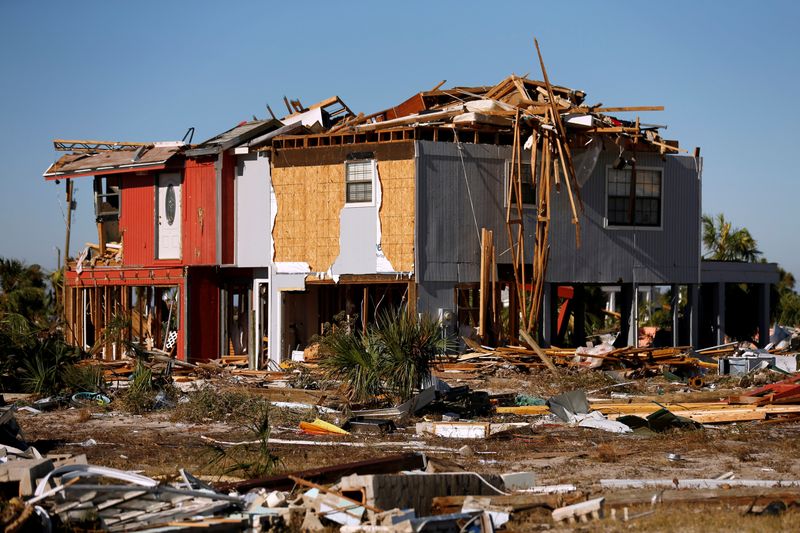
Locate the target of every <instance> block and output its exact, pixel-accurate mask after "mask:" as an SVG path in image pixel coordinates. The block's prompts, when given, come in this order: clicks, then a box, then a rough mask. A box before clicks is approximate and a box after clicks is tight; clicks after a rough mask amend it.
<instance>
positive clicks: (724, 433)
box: [17, 376, 800, 531]
mask: <svg viewBox="0 0 800 533" xmlns="http://www.w3.org/2000/svg"><path fill="white" fill-rule="evenodd" d="M453 381H454V384H458V383H455V381H456V380H453ZM472 385H473V386H474V388H476V389H478V388H483V389H484V390H486V389H488V390H490V391H491V392H494V393H498V392H509V390H514V391H515V392H528V393H539V394H540V393H542V392H543V388H544V389H549V388H550V387H554V388H560V387H558V386H554V385H552V384H550V383H549V382H548V381H547V380H541V381H538V380H537V381H533V382H532V381H531V380H530V376H525V377H494V378H489V379H486V380H484V381H483V382H482V383H473V384H472ZM583 385H586V384H585V383H584V384H583ZM589 385H591V384H589ZM601 385H602V384H601ZM659 387H660V388H661V393H660V394H659V395H658V397H659V399H663V401H675V400H676V399H679V401H687V402H688V401H699V400H709V399H712V398H713V399H718V398H719V397H722V396H724V395H725V394H726V393H727V392H726V391H725V390H724V389H721V388H720V389H715V390H705V391H700V392H689V393H687V392H685V391H684V392H681V391H678V390H675V391H670V390H669V389H670V388H669V387H665V386H664V385H659V384H650V385H648V386H647V387H645V386H642V385H636V386H634V387H633V389H637V388H638V389H640V390H638V391H637V390H633V393H635V394H638V395H640V396H646V394H648V393H650V392H652V390H656V391H657V390H659ZM588 388H589V387H587V389H588ZM644 389H647V390H644ZM629 390H630V387H629ZM254 393H257V394H260V395H265V396H266V397H268V398H269V399H270V400H272V401H294V402H304V403H315V402H316V401H317V400H318V399H319V397H320V396H321V393H320V392H318V391H301V390H294V389H258V390H256V391H254ZM607 393H608V391H605V392H603V393H597V394H594V395H591V394H590V396H602V394H607ZM111 407H112V408H100V407H98V408H92V409H91V410H87V409H62V410H59V411H52V412H45V413H41V414H35V415H34V414H30V413H27V412H24V411H23V412H19V413H18V415H17V418H18V421H19V423H20V425H21V427H22V429H23V432H24V436H25V437H26V439H27V440H28V441H29V442H30V443H31V444H32V445H34V446H36V447H37V448H38V449H39V450H40V451H41V452H42V453H70V454H79V453H85V454H86V456H87V459H88V461H89V462H90V463H93V464H99V465H104V466H111V467H115V468H121V469H125V470H134V471H138V472H141V473H143V474H145V475H148V476H152V477H157V478H162V479H170V478H172V477H174V476H175V475H176V474H177V472H178V469H179V468H185V469H187V470H188V471H190V472H192V473H194V474H195V475H198V476H200V477H204V478H206V479H209V480H211V481H217V480H223V481H232V480H234V479H237V478H236V477H231V476H228V475H220V470H219V468H218V465H215V464H214V463H213V461H212V459H213V457H214V450H213V448H212V447H211V446H210V445H209V442H208V441H207V440H206V439H204V438H203V437H208V438H211V439H217V440H222V441H228V442H238V441H242V440H247V439H250V438H252V435H251V433H249V431H248V430H247V429H246V428H245V427H243V426H242V425H241V424H238V423H231V422H225V421H222V422H219V421H215V422H201V423H187V422H181V421H176V420H175V416H174V412H173V411H172V410H169V409H167V410H163V411H158V412H152V413H147V414H145V415H131V414H126V413H124V412H120V411H118V410H115V409H113V403H112V406H111ZM315 416H316V413H314V412H311V411H308V410H305V409H300V410H293V409H287V408H273V409H272V410H271V412H270V422H271V433H270V436H271V437H272V438H280V439H287V440H301V441H306V442H308V443H309V444H308V445H299V444H291V445H287V444H274V445H272V446H271V451H272V453H273V454H274V455H275V456H277V458H278V463H277V465H276V470H275V472H274V473H280V472H288V471H294V470H302V469H306V468H312V467H321V466H329V465H336V464H341V463H345V462H351V461H358V460H363V459H369V458H379V457H385V456H386V455H388V454H392V453H400V452H403V451H409V450H418V451H422V452H424V453H425V454H427V455H428V456H429V457H430V458H431V459H433V460H434V462H435V463H436V464H437V467H438V468H439V469H440V470H467V471H478V472H481V473H484V472H485V473H505V472H515V471H516V472H519V471H532V472H534V473H535V475H536V480H537V484H540V485H546V484H563V483H572V484H575V485H577V486H578V488H579V489H580V490H581V491H584V492H585V493H586V494H587V495H595V496H598V495H601V494H604V495H607V494H609V491H601V490H600V489H599V480H600V479H607V478H662V479H686V478H714V477H717V476H720V475H722V474H725V473H728V472H732V473H733V475H734V476H735V477H736V478H738V479H768V480H790V479H792V480H793V479H800V461H798V459H797V458H798V457H799V456H800V439H798V436H800V422H785V423H776V424H767V423H759V422H747V423H738V424H726V425H717V426H714V427H709V426H707V427H706V428H705V429H702V430H694V431H672V432H668V433H663V434H652V433H651V434H623V435H619V434H612V433H607V432H603V431H600V430H594V429H585V428H577V427H568V426H563V425H557V424H549V425H548V424H545V425H540V426H536V427H533V428H523V429H521V430H516V431H512V432H510V433H507V434H504V435H502V436H497V437H495V438H492V439H489V440H476V439H468V440H455V439H445V438H440V437H433V436H421V435H415V434H414V429H413V428H414V426H413V423H412V424H409V426H408V427H406V428H403V429H400V430H398V431H397V432H396V433H394V434H392V435H389V436H385V437H375V436H369V437H367V436H356V435H351V436H342V437H318V436H317V437H314V436H308V435H303V434H301V433H299V431H298V430H297V429H296V428H297V423H298V422H299V420H311V419H313V418H314V417H315ZM491 420H492V421H493V422H500V421H514V422H519V421H524V422H532V421H533V420H534V418H533V417H517V416H498V415H495V416H493V417H492V418H491ZM412 422H413V421H412ZM90 439H91V440H90ZM321 441H335V442H338V443H339V445H336V446H320V445H316V444H315V443H318V442H321ZM387 442H390V443H394V445H387V444H386V443H387ZM348 443H355V444H356V446H352V445H348ZM465 446H466V448H464V447H465ZM668 454H677V455H680V457H681V460H679V461H675V460H670V459H668V457H667V455H668ZM652 492H653V493H654V494H655V493H656V492H657V491H652ZM652 510H653V511H654V513H653V514H648V515H643V516H641V517H639V518H637V519H635V520H631V521H630V522H620V521H610V520H609V519H605V520H602V521H599V522H593V523H590V524H585V525H580V526H575V527H578V528H580V529H585V530H598V531H615V530H622V529H624V530H628V529H630V530H642V531H674V530H679V531H731V530H736V531H764V530H795V531H797V530H800V513H798V512H797V511H795V510H793V509H790V510H788V511H787V512H784V513H782V514H780V515H778V516H752V515H747V516H743V515H742V512H743V511H742V509H741V508H740V507H727V506H725V505H718V504H712V505H695V506H680V505H677V506H676V505H671V506H655V507H654V508H653V509H652ZM642 511H651V509H650V507H649V506H647V507H646V508H644V509H638V510H637V509H632V510H631V513H632V514H635V513H636V512H642ZM519 527H521V528H522V529H528V527H531V528H532V527H534V525H533V524H528V525H527V526H519ZM571 527H572V526H571ZM571 527H570V528H571Z"/></svg>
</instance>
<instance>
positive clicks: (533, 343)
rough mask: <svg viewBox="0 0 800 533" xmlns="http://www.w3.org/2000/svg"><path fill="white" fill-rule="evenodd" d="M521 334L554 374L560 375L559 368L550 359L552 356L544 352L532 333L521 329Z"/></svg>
mask: <svg viewBox="0 0 800 533" xmlns="http://www.w3.org/2000/svg"><path fill="white" fill-rule="evenodd" d="M519 336H520V337H522V340H523V341H525V342H526V343H527V344H528V346H530V347H531V348H533V351H534V352H536V355H538V356H539V359H541V360H542V362H543V363H544V364H545V366H547V368H548V369H549V370H550V372H552V373H553V375H555V376H558V369H557V368H556V365H555V364H554V363H553V360H552V359H550V357H549V356H548V355H547V354H546V353H544V351H543V350H542V349H541V348H540V347H539V345H538V344H536V341H535V340H533V338H532V337H531V336H530V335H528V332H527V331H525V330H524V329H520V330H519Z"/></svg>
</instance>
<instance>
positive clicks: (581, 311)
mask: <svg viewBox="0 0 800 533" xmlns="http://www.w3.org/2000/svg"><path fill="white" fill-rule="evenodd" d="M573 287H574V290H575V293H574V294H575V296H574V297H573V303H572V336H573V338H574V341H575V344H576V346H585V344H586V298H585V290H584V286H583V285H574V286H573Z"/></svg>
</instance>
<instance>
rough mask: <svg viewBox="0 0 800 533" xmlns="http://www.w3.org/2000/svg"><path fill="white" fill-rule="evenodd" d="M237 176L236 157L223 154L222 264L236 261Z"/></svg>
mask: <svg viewBox="0 0 800 533" xmlns="http://www.w3.org/2000/svg"><path fill="white" fill-rule="evenodd" d="M235 176H236V158H235V157H234V156H233V154H229V153H227V152H226V153H225V154H224V155H223V156H222V203H221V205H222V264H223V265H230V264H233V262H234V240H235V238H236V236H235V233H234V230H235V228H236V217H235V209H236V200H235V199H234V196H235V192H234V183H233V182H234V179H235Z"/></svg>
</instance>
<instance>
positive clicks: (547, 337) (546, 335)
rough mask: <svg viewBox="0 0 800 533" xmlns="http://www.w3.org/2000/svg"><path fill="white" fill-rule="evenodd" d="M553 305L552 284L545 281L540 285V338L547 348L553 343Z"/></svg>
mask: <svg viewBox="0 0 800 533" xmlns="http://www.w3.org/2000/svg"><path fill="white" fill-rule="evenodd" d="M554 313H555V305H554V302H553V284H552V283H547V282H545V283H544V285H543V286H542V321H541V328H542V329H541V339H542V346H544V347H545V348H549V347H550V346H552V345H553V339H554V338H555V337H554V336H555V332H554V331H553V324H555V316H554Z"/></svg>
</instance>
